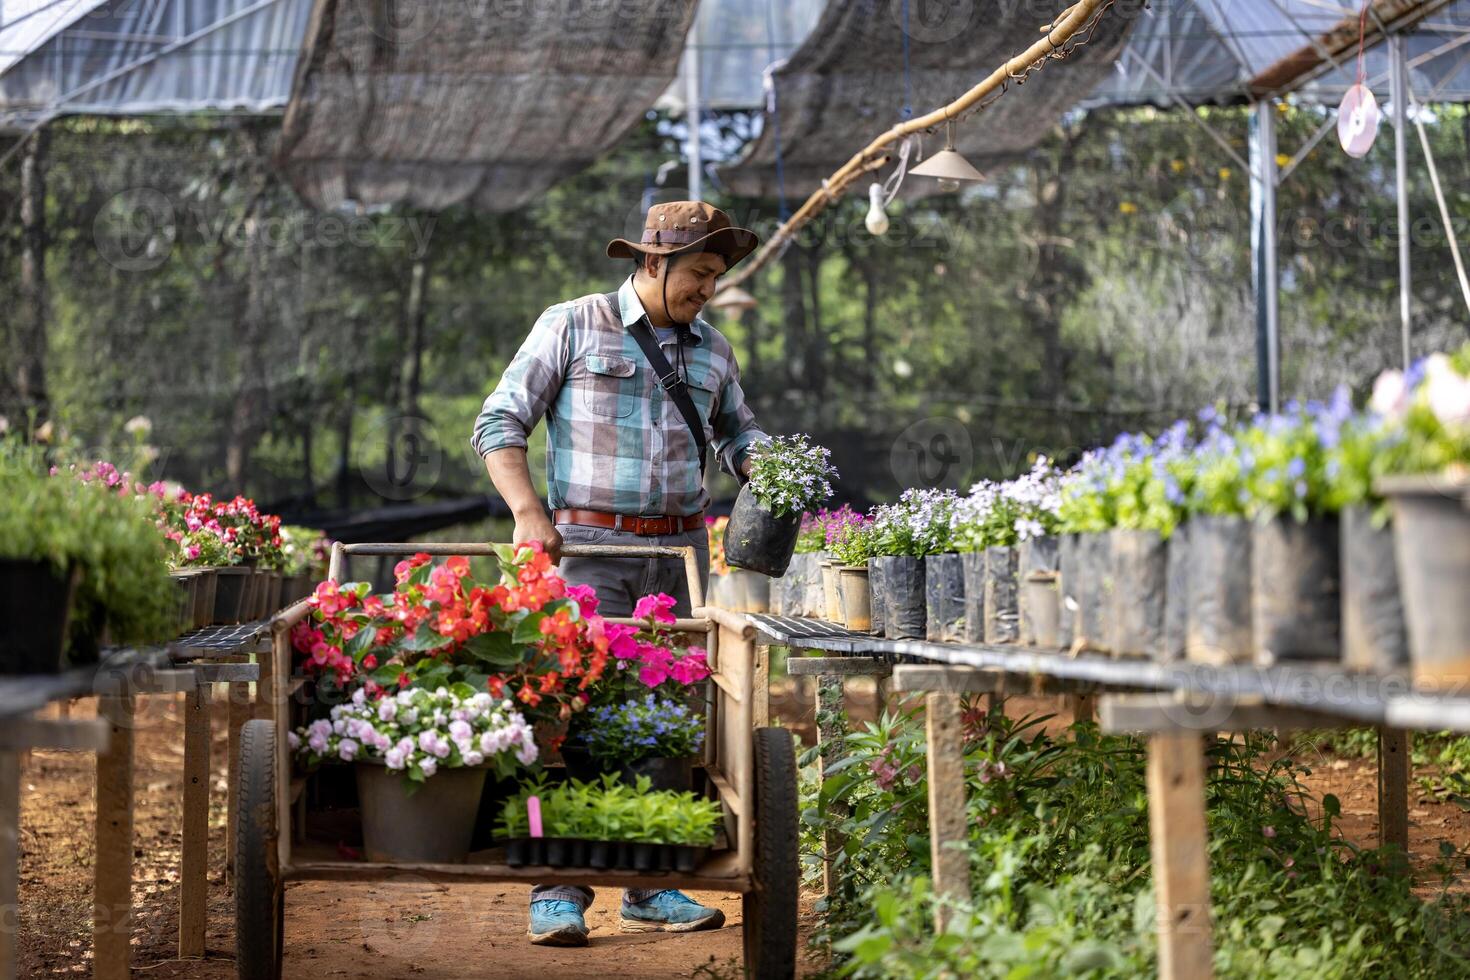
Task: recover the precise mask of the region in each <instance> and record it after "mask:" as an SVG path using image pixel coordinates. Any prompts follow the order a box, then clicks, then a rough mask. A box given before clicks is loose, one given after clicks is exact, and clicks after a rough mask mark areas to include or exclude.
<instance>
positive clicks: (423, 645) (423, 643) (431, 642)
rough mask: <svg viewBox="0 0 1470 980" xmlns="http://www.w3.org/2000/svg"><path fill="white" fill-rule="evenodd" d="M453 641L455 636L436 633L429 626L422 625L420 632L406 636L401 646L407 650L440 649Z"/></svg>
mask: <svg viewBox="0 0 1470 980" xmlns="http://www.w3.org/2000/svg"><path fill="white" fill-rule="evenodd" d="M452 642H454V637H452V636H444V635H442V634H440V633H436V632H434V631H433V630H431V629H429V627H427V626H420V627H419V628H418V632H416V633H414V635H413V636H410V637H407V638H405V639H404V640H403V642H402V644H401V646H402V648H403V649H405V650H417V651H424V650H438V649H439V648H440V647H446V646H448V645H449V644H450V643H452Z"/></svg>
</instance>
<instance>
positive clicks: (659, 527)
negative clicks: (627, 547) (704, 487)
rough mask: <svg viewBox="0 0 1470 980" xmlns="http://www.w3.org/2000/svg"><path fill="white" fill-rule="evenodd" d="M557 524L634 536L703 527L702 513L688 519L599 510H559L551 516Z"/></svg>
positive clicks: (672, 532)
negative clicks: (609, 512)
mask: <svg viewBox="0 0 1470 980" xmlns="http://www.w3.org/2000/svg"><path fill="white" fill-rule="evenodd" d="M552 519H553V520H555V521H556V523H558V524H587V525H590V526H592V527H610V528H612V529H613V530H614V531H631V532H633V533H634V534H641V535H645V536H652V535H655V534H678V533H679V532H680V531H693V530H694V529H695V528H699V527H703V526H704V513H703V512H701V513H698V514H690V515H689V516H688V517H670V516H661V517H632V516H629V515H627V514H607V513H604V512H603V511H600V510H577V509H575V508H573V509H570V510H559V511H557V512H556V513H554V514H553V515H552Z"/></svg>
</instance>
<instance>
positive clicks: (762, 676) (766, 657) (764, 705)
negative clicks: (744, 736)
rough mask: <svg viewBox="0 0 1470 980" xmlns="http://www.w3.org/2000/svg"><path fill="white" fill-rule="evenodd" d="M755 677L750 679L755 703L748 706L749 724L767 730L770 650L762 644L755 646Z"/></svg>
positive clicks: (769, 700)
mask: <svg viewBox="0 0 1470 980" xmlns="http://www.w3.org/2000/svg"><path fill="white" fill-rule="evenodd" d="M752 669H753V670H754V671H755V675H754V676H753V677H751V679H750V682H751V683H750V693H751V694H752V695H753V696H754V697H755V702H754V703H753V704H751V706H750V718H751V722H752V723H753V724H754V725H755V727H756V728H768V727H770V724H771V648H770V647H769V646H767V645H766V644H764V643H757V644H756V645H755V662H754V663H753V664H752Z"/></svg>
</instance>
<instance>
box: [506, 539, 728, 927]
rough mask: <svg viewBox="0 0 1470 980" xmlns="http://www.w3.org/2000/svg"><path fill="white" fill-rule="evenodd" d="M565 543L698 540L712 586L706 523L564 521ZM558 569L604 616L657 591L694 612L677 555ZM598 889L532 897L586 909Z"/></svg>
mask: <svg viewBox="0 0 1470 980" xmlns="http://www.w3.org/2000/svg"><path fill="white" fill-rule="evenodd" d="M556 529H557V531H558V532H559V533H560V534H561V537H562V543H563V544H641V545H671V546H674V547H684V546H686V545H693V546H694V547H695V548H697V549H698V552H699V562H698V564H699V580H700V588H701V590H703V589H705V588H708V586H709V532H708V531H706V530H705V529H704V528H702V527H700V528H696V529H694V530H693V531H685V532H684V533H682V534H665V535H654V536H644V535H637V534H633V533H632V532H631V531H614V530H612V529H610V528H602V527H588V526H586V525H583V524H558V525H557V526H556ZM557 571H558V572H559V573H560V575H561V577H562V578H564V579H566V580H567V582H568V583H569V584H571V585H590V586H592V587H593V588H594V589H596V590H597V613H598V615H599V616H631V615H632V614H633V606H634V605H635V604H636V603H637V602H638V600H639V599H641V598H643V597H644V596H646V595H652V594H654V593H656V592H664V593H667V594H668V595H671V596H673V597H674V601H675V605H674V614H675V615H677V616H688V615H689V614H690V611H691V610H690V607H689V580H688V573H687V571H686V570H685V567H684V562H683V561H682V560H680V559H675V558H563V559H562V560H561V565H560V566H558V568H557ZM662 890H663V889H660V888H651V889H643V888H627V889H624V891H623V901H624V902H626V903H632V902H641V901H643V900H644V899H647V898H651V897H653V896H654V895H657V894H658V893H659V892H660V891H662ZM593 897H594V892H593V891H592V889H591V888H587V887H585V886H583V885H537V886H535V887H534V888H532V889H531V901H533V902H545V901H549V900H552V899H559V900H561V901H564V902H574V903H576V904H577V905H578V906H580V907H581V908H583V909H585V908H586V907H587V906H589V905H591V904H592V899H593Z"/></svg>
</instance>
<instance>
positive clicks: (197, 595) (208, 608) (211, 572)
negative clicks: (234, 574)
mask: <svg viewBox="0 0 1470 980" xmlns="http://www.w3.org/2000/svg"><path fill="white" fill-rule="evenodd" d="M193 571H194V574H195V579H196V581H197V582H198V585H197V586H196V587H195V589H194V616H193V623H192V624H191V625H192V626H193V628H194V629H200V628H202V627H205V626H208V625H209V624H210V623H212V622H214V594H215V583H216V582H218V581H219V576H218V575H216V574H215V573H216V572H217V571H218V569H215V568H196V569H194V570H193Z"/></svg>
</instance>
